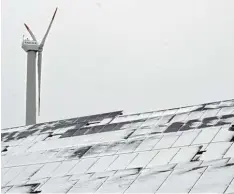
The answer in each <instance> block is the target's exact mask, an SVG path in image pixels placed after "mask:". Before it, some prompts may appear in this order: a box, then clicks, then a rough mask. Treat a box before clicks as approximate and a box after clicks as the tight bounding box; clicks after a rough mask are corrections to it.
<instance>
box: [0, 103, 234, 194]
mask: <svg viewBox="0 0 234 194" xmlns="http://www.w3.org/2000/svg"><path fill="white" fill-rule="evenodd" d="M233 123H234V99H232V100H225V101H219V102H212V103H204V104H199V105H193V106H187V107H180V108H172V109H167V110H159V111H153V112H145V113H137V114H130V115H124V114H123V112H122V111H116V112H109V113H103V114H96V115H90V116H82V117H77V118H71V119H64V120H59V121H52V122H47V123H39V124H36V125H31V126H21V127H14V128H8V129H2V130H1V135H2V136H1V142H2V150H1V152H2V166H1V170H2V183H1V191H2V193H12V192H16V193H38V192H41V193H46V192H50V193H55V192H59V193H74V192H90V193H102V192H111V193H114V192H115V193H116V192H119V193H139V192H143V193H146V192H149V193H162V192H171V193H174V192H179V193H194V192H196V193H198V192H200V193H201V192H203V193H204V192H215V193H233V192H234V181H233V180H234V130H233Z"/></svg>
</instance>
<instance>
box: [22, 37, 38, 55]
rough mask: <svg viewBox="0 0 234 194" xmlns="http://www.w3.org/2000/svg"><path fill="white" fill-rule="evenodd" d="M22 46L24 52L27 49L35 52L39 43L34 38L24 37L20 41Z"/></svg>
mask: <svg viewBox="0 0 234 194" xmlns="http://www.w3.org/2000/svg"><path fill="white" fill-rule="evenodd" d="M22 48H23V49H24V50H25V52H28V51H36V52H37V51H38V50H39V45H38V43H37V41H35V40H28V39H24V40H23V42H22Z"/></svg>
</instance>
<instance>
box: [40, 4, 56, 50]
mask: <svg viewBox="0 0 234 194" xmlns="http://www.w3.org/2000/svg"><path fill="white" fill-rule="evenodd" d="M57 9H58V8H56V9H55V12H54V15H53V17H52V19H51V21H50V24H49V27H48V29H47V31H46V33H45V36H44V37H43V39H42V41H41V44H40V47H41V48H43V46H44V44H45V40H46V37H47V36H48V34H49V31H50V28H51V26H52V23H53V21H54V18H55V15H56V12H57Z"/></svg>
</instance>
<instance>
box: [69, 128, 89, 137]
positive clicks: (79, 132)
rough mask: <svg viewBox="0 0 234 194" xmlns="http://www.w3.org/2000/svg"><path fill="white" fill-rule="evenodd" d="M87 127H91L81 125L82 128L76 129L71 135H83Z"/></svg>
mask: <svg viewBox="0 0 234 194" xmlns="http://www.w3.org/2000/svg"><path fill="white" fill-rule="evenodd" d="M89 129H91V127H83V128H80V129H77V130H76V132H75V133H74V134H73V135H72V136H79V135H85V134H86V133H87V131H88V130H89Z"/></svg>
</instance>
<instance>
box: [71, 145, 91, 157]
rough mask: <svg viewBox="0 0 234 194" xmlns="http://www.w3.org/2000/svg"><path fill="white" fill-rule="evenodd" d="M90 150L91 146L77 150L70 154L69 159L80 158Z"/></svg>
mask: <svg viewBox="0 0 234 194" xmlns="http://www.w3.org/2000/svg"><path fill="white" fill-rule="evenodd" d="M90 148H91V146H85V147H81V148H77V149H76V150H75V151H74V152H73V153H72V155H71V156H70V158H72V159H74V158H81V157H82V156H83V155H84V154H85V153H86V152H87V151H88V150H89V149H90Z"/></svg>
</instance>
